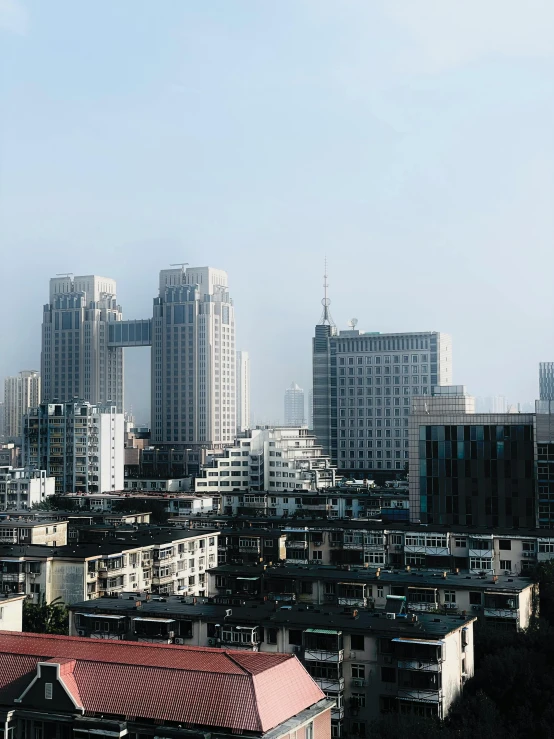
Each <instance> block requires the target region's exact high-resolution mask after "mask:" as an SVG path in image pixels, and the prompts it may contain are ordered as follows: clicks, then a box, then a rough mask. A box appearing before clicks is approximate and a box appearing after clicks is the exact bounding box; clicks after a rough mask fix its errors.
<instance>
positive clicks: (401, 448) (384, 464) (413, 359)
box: [313, 299, 452, 478]
mask: <svg viewBox="0 0 554 739" xmlns="http://www.w3.org/2000/svg"><path fill="white" fill-rule="evenodd" d="M324 300H325V299H324ZM351 324H352V325H351V327H350V329H349V330H347V331H339V332H337V330H336V327H335V325H334V324H333V323H332V321H331V319H330V316H329V313H328V310H327V307H325V306H324V314H323V317H322V319H321V321H320V323H319V325H317V326H316V329H315V337H314V339H313V414H314V423H313V426H314V433H315V435H316V437H317V439H318V441H319V443H320V444H321V446H322V447H323V450H324V452H325V453H326V454H329V455H330V457H331V461H332V462H333V464H335V465H337V467H338V469H339V470H343V471H345V472H348V473H349V474H353V475H356V476H357V477H362V478H363V477H366V476H367V474H372V472H374V471H375V472H378V471H379V470H396V471H401V470H404V468H405V466H406V464H407V462H408V457H409V453H408V418H409V415H410V407H411V403H412V399H413V398H414V397H415V396H419V395H428V396H430V395H431V389H432V388H433V387H434V386H435V385H448V384H450V382H451V378H452V352H451V340H450V337H449V336H447V335H446V334H442V333H437V332H433V331H429V332H422V333H401V334H379V333H363V332H361V331H359V330H357V329H356V328H355V325H356V321H355V320H353V321H351Z"/></svg>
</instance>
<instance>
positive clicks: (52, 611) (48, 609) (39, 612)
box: [23, 593, 69, 634]
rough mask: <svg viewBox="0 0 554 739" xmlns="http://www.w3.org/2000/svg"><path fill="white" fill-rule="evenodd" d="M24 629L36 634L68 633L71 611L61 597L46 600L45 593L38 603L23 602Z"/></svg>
mask: <svg viewBox="0 0 554 739" xmlns="http://www.w3.org/2000/svg"><path fill="white" fill-rule="evenodd" d="M23 631H30V632H33V633H35V634H68V633H69V611H68V610H67V607H66V605H65V603H63V601H62V600H61V598H55V599H54V600H53V601H52V602H51V603H47V602H46V597H45V595H44V593H43V594H42V595H41V597H40V600H39V602H38V603H32V602H31V601H30V600H25V601H24V602H23Z"/></svg>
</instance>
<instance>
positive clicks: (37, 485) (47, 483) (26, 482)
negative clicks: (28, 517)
mask: <svg viewBox="0 0 554 739" xmlns="http://www.w3.org/2000/svg"><path fill="white" fill-rule="evenodd" d="M54 492H55V479H54V478H53V477H48V476H47V474H46V470H37V469H33V468H25V467H23V468H14V467H11V466H6V467H0V510H4V511H6V510H9V509H15V510H18V511H21V510H25V509H26V508H32V507H33V506H34V505H38V504H39V503H43V502H44V501H45V500H46V498H47V497H48V496H50V495H54Z"/></svg>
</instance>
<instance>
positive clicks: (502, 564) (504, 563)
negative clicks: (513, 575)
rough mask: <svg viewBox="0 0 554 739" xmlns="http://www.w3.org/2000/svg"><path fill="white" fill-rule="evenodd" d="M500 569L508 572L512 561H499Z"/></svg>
mask: <svg viewBox="0 0 554 739" xmlns="http://www.w3.org/2000/svg"><path fill="white" fill-rule="evenodd" d="M500 569H501V570H508V571H510V570H511V569H512V560H511V559H501V560H500Z"/></svg>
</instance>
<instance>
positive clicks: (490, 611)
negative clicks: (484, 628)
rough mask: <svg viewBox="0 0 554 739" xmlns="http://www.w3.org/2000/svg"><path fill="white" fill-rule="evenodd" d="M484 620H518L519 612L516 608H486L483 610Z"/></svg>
mask: <svg viewBox="0 0 554 739" xmlns="http://www.w3.org/2000/svg"><path fill="white" fill-rule="evenodd" d="M484 614H485V618H487V617H489V618H511V619H516V620H518V619H519V610H518V609H517V608H487V607H486V606H485V609H484Z"/></svg>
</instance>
